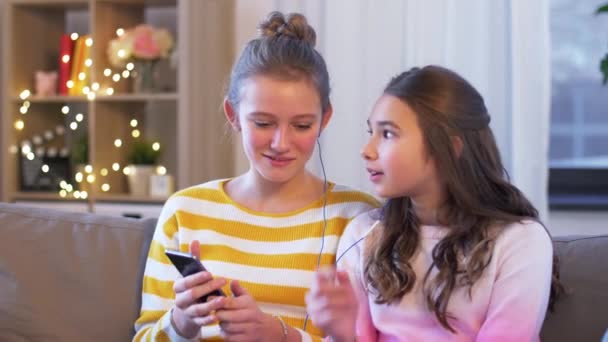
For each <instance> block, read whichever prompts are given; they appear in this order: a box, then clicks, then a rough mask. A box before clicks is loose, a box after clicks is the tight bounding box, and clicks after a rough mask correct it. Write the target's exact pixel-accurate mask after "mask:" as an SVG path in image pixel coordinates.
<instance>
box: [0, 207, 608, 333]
mask: <svg viewBox="0 0 608 342" xmlns="http://www.w3.org/2000/svg"><path fill="white" fill-rule="evenodd" d="M155 223H156V222H155V220H154V219H146V220H141V219H132V218H122V217H109V216H101V215H93V214H83V213H68V212H61V211H56V210H49V209H35V208H28V207H24V206H20V205H17V204H7V203H0V341H3V342H25V341H28V342H30V341H62V342H63V341H68V342H70V341H93V342H94V341H130V340H131V338H132V336H133V322H134V321H135V319H136V318H137V315H138V312H139V305H140V290H141V280H142V276H143V269H144V265H145V260H146V255H147V252H148V248H149V245H150V241H151V239H152V235H153V232H154V226H155ZM554 244H555V248H556V250H557V252H558V254H559V255H560V257H561V272H562V280H563V283H564V284H565V286H566V287H567V289H568V294H567V295H566V296H565V297H564V298H563V299H562V300H561V301H560V302H559V303H558V305H557V310H556V311H555V312H554V313H552V314H549V315H548V316H547V319H546V320H545V323H544V326H543V330H542V333H541V339H542V340H543V341H600V339H601V337H602V335H603V333H604V331H605V330H606V328H608V262H606V260H608V235H602V236H593V237H581V236H579V237H562V238H556V239H554Z"/></svg>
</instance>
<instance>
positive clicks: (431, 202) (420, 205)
mask: <svg viewBox="0 0 608 342" xmlns="http://www.w3.org/2000/svg"><path fill="white" fill-rule="evenodd" d="M411 200H412V207H413V209H414V212H415V213H416V216H417V217H418V220H420V223H421V224H423V225H431V226H437V225H440V224H441V223H440V222H439V220H438V217H439V210H440V209H441V197H440V196H432V195H430V194H427V195H425V196H417V197H412V198H411Z"/></svg>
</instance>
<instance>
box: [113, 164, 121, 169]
mask: <svg viewBox="0 0 608 342" xmlns="http://www.w3.org/2000/svg"><path fill="white" fill-rule="evenodd" d="M112 170H114V171H118V170H120V164H118V163H114V164H112Z"/></svg>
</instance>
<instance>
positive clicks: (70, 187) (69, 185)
mask: <svg viewBox="0 0 608 342" xmlns="http://www.w3.org/2000/svg"><path fill="white" fill-rule="evenodd" d="M65 191H67V192H72V191H74V186H72V184H68V185H67V186H66V187H65Z"/></svg>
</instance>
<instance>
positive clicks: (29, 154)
mask: <svg viewBox="0 0 608 342" xmlns="http://www.w3.org/2000/svg"><path fill="white" fill-rule="evenodd" d="M26 157H27V159H28V160H34V157H35V155H34V153H33V152H30V153H28V154H27V156H26Z"/></svg>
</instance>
